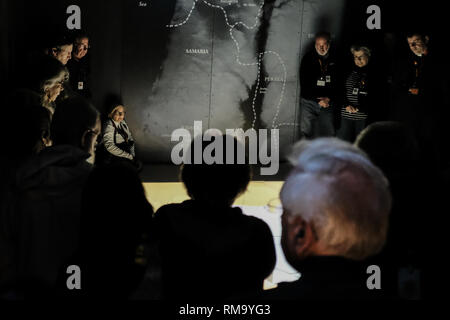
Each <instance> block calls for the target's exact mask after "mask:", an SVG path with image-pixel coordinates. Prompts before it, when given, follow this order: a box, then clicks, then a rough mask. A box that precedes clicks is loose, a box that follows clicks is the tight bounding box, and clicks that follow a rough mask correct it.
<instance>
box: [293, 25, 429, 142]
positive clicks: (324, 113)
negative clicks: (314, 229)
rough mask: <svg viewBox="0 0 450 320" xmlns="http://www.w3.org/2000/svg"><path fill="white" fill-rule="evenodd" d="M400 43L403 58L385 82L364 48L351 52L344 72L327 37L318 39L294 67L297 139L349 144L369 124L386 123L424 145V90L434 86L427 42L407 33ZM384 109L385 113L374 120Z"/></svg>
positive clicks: (323, 34)
mask: <svg viewBox="0 0 450 320" xmlns="http://www.w3.org/2000/svg"><path fill="white" fill-rule="evenodd" d="M406 38H407V41H408V45H409V48H410V53H409V56H405V57H404V58H403V59H400V60H401V62H400V63H396V65H395V67H394V70H393V72H392V77H391V79H390V80H389V79H388V78H389V77H383V70H380V68H379V66H377V65H376V64H374V63H372V56H373V53H372V49H371V48H369V47H368V46H365V45H352V46H351V48H350V52H351V55H352V58H353V64H352V66H351V68H350V69H349V70H347V71H345V70H344V67H343V64H341V63H340V61H339V60H338V56H337V54H336V52H335V51H334V50H333V48H332V43H331V37H330V34H329V33H326V32H321V33H318V34H317V35H316V37H315V43H314V44H315V48H314V50H312V51H311V52H308V53H307V54H305V56H304V57H303V59H302V62H301V67H300V84H301V111H300V112H301V121H300V123H301V125H300V126H301V132H302V135H303V137H305V138H309V139H311V138H316V137H323V136H337V137H338V138H341V139H343V140H346V141H349V142H354V141H355V139H356V137H357V136H358V134H359V133H360V132H361V131H362V130H363V129H364V128H365V127H366V126H367V125H368V124H369V123H371V122H374V121H384V120H392V121H399V122H401V123H403V124H405V125H406V126H408V127H409V128H410V129H411V130H412V131H413V132H414V134H415V135H416V137H417V139H418V140H420V139H422V140H423V139H426V134H425V132H424V131H426V130H432V125H430V122H429V121H428V120H429V119H428V117H426V114H429V113H430V112H429V111H427V103H428V104H429V103H430V99H429V96H430V95H431V91H432V90H430V85H431V83H433V84H432V85H436V81H435V80H436V79H431V77H432V74H433V72H434V70H433V65H432V61H431V59H430V56H431V53H430V49H429V37H428V36H426V35H424V34H421V33H410V34H408V35H407V36H406ZM427 78H428V80H426V79H427ZM389 84H390V85H391V90H389V89H387V88H388V87H389ZM386 104H389V105H390V107H389V109H390V110H388V112H386V113H385V114H384V115H383V116H382V117H383V118H382V119H380V116H379V115H380V114H381V113H382V112H380V110H381V109H383V108H385V105H386ZM428 142H429V141H427V143H428Z"/></svg>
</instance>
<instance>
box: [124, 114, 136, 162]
mask: <svg viewBox="0 0 450 320" xmlns="http://www.w3.org/2000/svg"><path fill="white" fill-rule="evenodd" d="M124 123H125V126H126V131H127V134H128V140H129V141H133V145H132V146H131V155H132V156H133V158H134V157H136V152H135V146H136V143H135V142H136V141H134V138H133V135H132V134H131V130H130V127H129V126H128V123H126V122H125V121H124Z"/></svg>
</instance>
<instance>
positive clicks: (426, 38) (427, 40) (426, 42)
mask: <svg viewBox="0 0 450 320" xmlns="http://www.w3.org/2000/svg"><path fill="white" fill-rule="evenodd" d="M424 40H425V44H428V42H429V41H430V37H429V36H425V37H424Z"/></svg>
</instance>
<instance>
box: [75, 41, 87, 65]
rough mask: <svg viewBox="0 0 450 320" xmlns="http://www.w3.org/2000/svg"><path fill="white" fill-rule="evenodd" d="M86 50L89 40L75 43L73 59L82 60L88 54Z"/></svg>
mask: <svg viewBox="0 0 450 320" xmlns="http://www.w3.org/2000/svg"><path fill="white" fill-rule="evenodd" d="M88 49H89V39H88V38H82V39H78V40H77V42H75V48H74V51H73V57H74V58H75V59H77V60H80V59H82V58H83V57H84V56H85V55H86V54H87V53H88Z"/></svg>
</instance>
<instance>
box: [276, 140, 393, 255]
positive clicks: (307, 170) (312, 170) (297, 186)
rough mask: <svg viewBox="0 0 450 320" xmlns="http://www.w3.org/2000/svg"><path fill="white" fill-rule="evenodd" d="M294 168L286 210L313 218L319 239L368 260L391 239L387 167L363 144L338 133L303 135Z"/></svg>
mask: <svg viewBox="0 0 450 320" xmlns="http://www.w3.org/2000/svg"><path fill="white" fill-rule="evenodd" d="M293 149H294V150H293V153H292V155H291V157H290V158H289V160H290V161H291V163H292V164H293V165H294V170H293V171H292V173H291V174H290V176H289V177H288V179H287V180H286V182H285V184H284V185H283V189H282V191H281V201H282V203H283V208H284V210H286V211H288V212H289V213H290V214H294V215H300V216H301V217H302V218H303V219H304V220H305V221H307V222H310V223H312V224H313V226H314V228H315V231H316V234H317V238H318V241H319V242H321V244H322V245H323V246H325V247H326V248H328V249H331V250H333V251H334V252H337V253H338V254H340V255H341V256H344V257H347V258H350V259H355V260H362V259H364V258H366V257H368V256H371V255H374V254H376V253H378V252H379V251H380V250H381V249H382V247H383V245H384V243H385V241H386V235H387V228H388V217H389V213H390V209H391V195H390V192H389V185H388V182H387V179H386V178H385V176H384V175H383V173H382V172H381V171H380V170H379V169H378V168H377V167H376V166H374V165H373V164H372V163H371V162H370V160H369V159H368V157H367V156H366V154H365V153H364V152H363V151H361V150H360V149H358V148H357V147H355V146H353V145H351V144H349V143H347V142H344V141H341V140H338V139H335V138H322V139H317V140H314V141H301V142H300V143H298V144H297V145H295V146H294V148H293Z"/></svg>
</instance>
